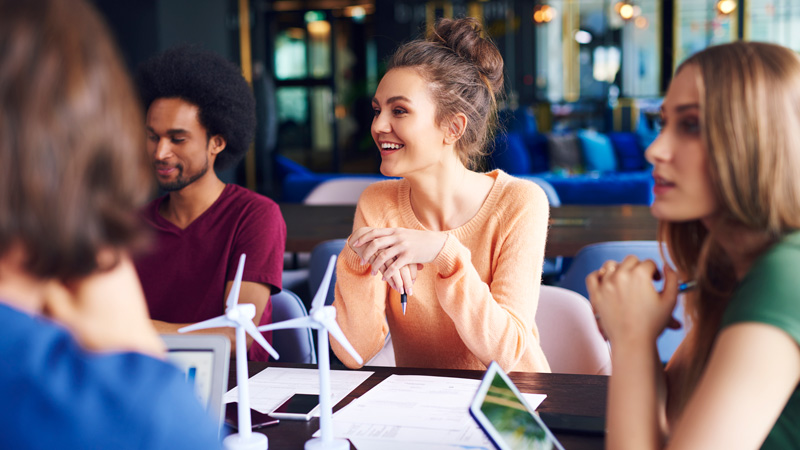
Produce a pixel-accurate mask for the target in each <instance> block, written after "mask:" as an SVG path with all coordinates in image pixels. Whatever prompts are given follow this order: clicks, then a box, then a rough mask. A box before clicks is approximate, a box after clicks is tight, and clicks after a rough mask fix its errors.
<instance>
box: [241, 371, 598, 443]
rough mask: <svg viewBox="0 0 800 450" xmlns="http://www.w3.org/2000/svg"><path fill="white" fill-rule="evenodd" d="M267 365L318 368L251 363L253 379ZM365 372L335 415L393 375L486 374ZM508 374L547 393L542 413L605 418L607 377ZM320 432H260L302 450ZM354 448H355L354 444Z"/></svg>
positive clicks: (283, 427) (297, 425)
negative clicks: (306, 442) (367, 376)
mask: <svg viewBox="0 0 800 450" xmlns="http://www.w3.org/2000/svg"><path fill="white" fill-rule="evenodd" d="M268 366H274V367H306V368H316V366H313V365H305V364H285V363H283V364H281V363H269V364H267V363H259V362H253V361H251V362H250V366H249V372H250V376H253V375H255V374H256V373H258V372H260V371H261V370H263V369H265V368H266V367H268ZM230 367H231V369H230V376H229V378H228V385H229V387H231V388H233V387H234V386H235V385H236V368H235V367H236V365H235V364H233V363H231V365H230ZM363 370H369V371H373V372H375V373H374V374H372V375H371V376H370V377H369V378H368V379H367V380H366V381H365V382H364V383H362V384H361V385H360V386H359V387H357V388H356V389H355V390H354V391H353V392H351V393H350V394H349V395H348V396H347V397H345V399H344V400H342V401H341V402H339V404H338V405H336V406H334V408H333V410H334V412H335V411H337V410H338V409H340V408H342V407H344V406H345V405H347V404H348V403H350V402H351V401H353V400H354V399H356V398H358V397H360V396H361V395H363V394H364V393H366V392H367V391H368V390H369V389H371V388H372V387H374V386H376V385H377V384H378V383H380V382H381V381H383V380H384V379H386V378H387V377H388V376H389V375H392V374H400V375H433V376H447V377H460V378H474V379H480V378H481V377H483V371H476V370H441V369H411V368H396V367H367V368H365V369H363ZM509 375H510V377H511V379H512V380H513V381H514V383H515V384H516V385H517V387H519V389H520V391H522V392H531V393H542V394H547V399H545V401H544V402H543V403H542V404H541V406H539V408H538V409H539V410H540V411H550V412H558V413H566V414H579V415H586V416H597V417H602V416H604V415H605V404H606V390H607V383H608V377H605V376H599V375H569V374H550V373H527V372H512V373H510V374H509ZM318 429H319V419H316V418H314V419H311V420H310V421H308V422H302V421H289V420H283V421H281V423H280V424H279V425H277V426H272V427H266V428H262V429H260V430H259V432H261V433H264V434H266V435H267V437H268V438H269V448H275V449H302V448H303V444H305V441H307V440H308V439H309V438H310V437H311V435H312V434H313V433H315V432H316V431H317V430H318ZM556 437H557V438H558V440H559V441H561V443H562V444H563V445H564V448H565V449H566V450H573V449H574V450H583V449H602V448H603V444H604V442H603V441H604V439H603V438H602V437H598V436H588V435H579V434H567V433H556ZM351 448H355V447H353V446H352V445H351Z"/></svg>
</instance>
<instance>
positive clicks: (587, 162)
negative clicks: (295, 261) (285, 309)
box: [276, 110, 655, 205]
mask: <svg viewBox="0 0 800 450" xmlns="http://www.w3.org/2000/svg"><path fill="white" fill-rule="evenodd" d="M501 117H502V121H503V123H504V127H505V129H506V131H505V132H504V133H502V134H500V135H498V136H497V138H495V140H494V149H493V151H492V152H491V153H490V155H489V157H488V158H487V166H488V167H487V168H488V169H494V168H499V169H502V170H504V171H505V172H507V173H510V174H512V175H514V176H518V177H521V178H526V177H537V178H541V179H544V180H545V181H547V182H549V183H550V184H551V185H552V186H553V188H555V191H556V193H557V194H558V197H559V199H560V201H561V204H563V205H615V204H633V205H649V204H650V203H651V202H652V201H653V177H652V174H651V172H650V168H649V165H648V164H647V162H646V161H645V159H644V149H645V148H647V146H648V145H649V144H650V143H651V142H652V140H653V139H654V138H655V132H654V131H653V130H652V128H651V127H648V126H647V125H646V122H645V120H643V119H642V120H640V121H639V123H640V125H639V128H638V129H637V131H636V132H612V133H608V134H603V133H597V132H594V131H591V130H578V131H577V132H571V133H550V134H544V133H540V132H538V130H537V129H536V121H535V120H534V118H533V115H532V114H530V113H528V112H527V111H525V110H517V111H514V112H504V113H503V114H502V115H501ZM276 158H277V159H276V167H277V168H278V176H279V179H280V180H281V186H282V194H281V201H283V202H294V203H300V202H302V201H303V199H305V197H306V196H307V195H308V193H309V192H311V191H312V190H313V189H314V187H316V186H317V185H318V184H319V183H321V182H323V181H325V180H328V179H331V178H337V177H358V176H363V177H375V175H376V174H351V173H315V172H312V171H310V170H309V169H307V168H306V167H304V166H302V165H300V164H297V163H295V162H294V161H292V160H290V159H288V158H285V157H283V156H277V157H276Z"/></svg>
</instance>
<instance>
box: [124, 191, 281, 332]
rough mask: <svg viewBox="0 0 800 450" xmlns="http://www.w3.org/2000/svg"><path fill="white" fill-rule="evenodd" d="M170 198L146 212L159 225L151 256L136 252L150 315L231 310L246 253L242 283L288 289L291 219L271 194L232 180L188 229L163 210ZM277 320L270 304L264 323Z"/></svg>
mask: <svg viewBox="0 0 800 450" xmlns="http://www.w3.org/2000/svg"><path fill="white" fill-rule="evenodd" d="M168 199H169V196H164V197H159V198H157V199H155V200H153V201H152V202H151V203H150V204H149V205H147V206H146V207H145V209H144V210H143V211H142V215H143V217H144V219H145V221H146V222H147V223H148V224H149V225H150V226H151V227H152V228H153V230H154V231H155V240H154V243H153V246H152V248H151V252H150V253H149V254H145V255H141V256H139V257H137V258H135V261H134V262H135V265H136V270H137V272H138V273H139V278H140V279H141V281H142V287H143V288H144V294H145V298H146V299H147V305H148V307H149V308H150V317H152V318H153V319H156V320H161V321H164V322H170V323H194V322H199V321H202V320H206V319H210V318H212V317H216V316H219V315H222V314H223V313H224V312H225V298H224V295H225V284H226V283H227V282H228V281H233V278H234V277H235V275H236V268H237V266H238V265H239V256H240V255H241V254H242V253H245V254H246V255H247V259H246V261H245V266H244V274H243V277H242V281H252V282H256V283H264V284H267V285H269V286H270V288H271V290H272V293H273V294H275V293H278V292H280V289H281V273H282V271H283V253H284V249H285V246H286V223H285V222H284V221H283V216H282V215H281V211H280V209H279V208H278V205H277V204H276V203H275V202H273V201H272V200H270V199H268V198H267V197H264V196H262V195H259V194H256V193H255V192H252V191H250V190H248V189H245V188H243V187H241V186H238V185H235V184H228V185H226V186H225V189H224V190H223V191H222V194H221V195H220V196H219V198H218V199H217V201H215V202H214V203H213V204H212V205H211V206H210V207H209V208H208V209H207V210H206V211H205V212H204V213H203V214H201V215H200V217H198V218H197V219H195V221H194V222H192V223H191V224H189V226H188V227H186V228H185V229H183V230H181V229H180V228H178V227H177V226H175V225H174V224H173V223H172V222H170V221H168V220H167V219H165V218H164V217H162V216H161V214H159V213H158V209H159V207H160V205H161V204H162V203H163V202H165V201H168ZM271 318H272V302H269V303H268V304H267V307H266V308H265V310H264V316H263V317H262V319H261V323H269V322H271V320H270V319H271Z"/></svg>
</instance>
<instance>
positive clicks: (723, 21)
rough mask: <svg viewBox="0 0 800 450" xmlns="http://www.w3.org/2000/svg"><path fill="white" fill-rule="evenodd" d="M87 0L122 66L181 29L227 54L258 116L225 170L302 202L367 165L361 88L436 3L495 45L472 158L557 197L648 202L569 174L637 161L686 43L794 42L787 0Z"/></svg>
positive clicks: (630, 170) (639, 165)
mask: <svg viewBox="0 0 800 450" xmlns="http://www.w3.org/2000/svg"><path fill="white" fill-rule="evenodd" d="M94 3H95V5H96V6H97V8H98V9H99V10H100V11H101V13H102V14H103V15H104V16H105V17H106V19H107V21H108V23H109V25H110V27H111V28H112V31H113V33H114V34H115V35H116V38H117V40H118V43H119V46H120V48H121V50H122V52H123V53H124V57H125V60H126V62H127V64H128V66H129V67H130V68H131V70H135V68H136V66H137V65H138V64H139V63H141V62H142V61H144V60H145V59H147V58H148V57H149V56H151V55H152V54H154V53H156V52H158V51H161V50H164V49H166V48H168V47H170V46H172V45H176V44H181V43H191V44H196V45H199V46H202V47H205V48H207V49H210V50H213V51H216V52H218V53H221V54H222V55H224V56H226V57H228V58H229V59H230V60H232V61H234V62H236V63H238V64H240V66H241V67H242V70H243V73H244V75H245V77H246V78H247V79H248V80H250V81H251V82H252V85H253V90H254V92H255V95H256V99H257V102H258V113H259V125H258V131H257V138H256V142H255V144H254V148H253V151H252V152H251V154H250V155H248V157H247V159H246V160H245V163H243V164H240V165H239V167H237V168H236V169H235V170H233V171H231V172H229V173H226V174H224V177H225V179H226V181H235V182H238V183H239V184H242V185H245V186H248V187H250V188H251V189H254V190H257V191H259V192H261V193H263V194H266V195H269V196H271V197H273V198H275V199H276V200H278V201H283V202H291V201H296V202H299V201H302V200H303V199H304V198H305V196H306V194H307V193H308V192H309V191H310V190H311V189H312V188H313V187H314V186H315V185H316V184H317V183H319V182H320V181H321V180H324V179H327V178H331V177H336V176H337V174H354V173H355V174H373V175H374V174H377V173H378V171H377V169H378V165H379V154H378V152H377V151H376V150H375V146H374V144H373V142H372V138H371V136H370V131H369V130H370V124H371V106H370V99H371V97H372V94H373V92H374V90H375V88H376V86H377V83H378V81H379V80H380V77H381V75H382V74H383V71H384V68H385V60H386V58H387V57H388V56H389V55H390V54H391V53H392V51H393V50H394V49H395V48H396V46H397V45H398V44H400V43H402V42H404V41H407V40H409V39H412V38H414V37H417V36H419V35H420V34H421V33H424V32H425V31H426V29H428V28H429V27H431V26H432V24H433V23H434V21H435V20H436V19H437V18H439V17H459V16H466V15H468V16H473V17H477V18H480V19H481V20H482V21H483V23H484V24H485V25H486V27H487V29H488V31H489V33H490V34H491V36H492V37H493V38H494V40H495V42H496V44H497V46H498V47H499V49H500V51H501V53H502V54H503V57H504V59H505V64H506V74H507V75H506V76H507V78H506V82H507V90H506V99H505V102H504V109H505V112H504V114H503V115H502V117H503V118H504V120H503V125H504V127H505V130H506V132H504V133H502V134H501V135H499V136H498V138H497V139H496V140H495V152H494V156H493V157H492V158H490V159H489V160H488V161H487V162H486V168H487V169H489V168H493V167H500V168H503V169H504V170H506V171H508V172H510V173H515V174H520V175H534V174H535V175H541V176H542V177H544V178H546V179H548V180H549V181H551V183H552V184H553V185H554V186H555V187H556V191H558V194H559V195H560V196H561V199H560V201H561V203H577V204H587V203H601V204H602V203H605V204H618V203H645V204H646V203H648V202H649V200H650V195H651V194H650V192H649V189H650V188H649V185H648V186H646V187H637V188H635V189H639V190H640V191H637V192H638V193H639V194H640V195H638V196H634V197H626V196H625V195H622V194H619V195H618V196H616V197H615V196H614V195H615V194H613V193H612V194H609V193H604V194H602V196H600V198H593V197H592V192H591V191H592V190H591V189H587V188H585V187H584V188H581V189H577V190H575V189H573V190H575V192H572V191H570V189H571V188H575V186H572V185H570V184H569V183H570V182H571V180H580V179H588V180H590V181H591V180H595V181H597V180H611V181H613V180H616V179H617V178H615V177H619V176H623V178H624V176H633V177H634V178H636V175H635V174H638V173H642V172H646V169H647V163H646V161H645V160H644V158H643V151H644V149H645V148H646V146H647V145H648V144H649V142H651V141H652V139H653V138H654V136H655V134H657V132H658V130H657V124H656V121H654V120H653V119H654V118H655V115H656V112H657V110H658V106H659V104H660V99H661V97H662V96H663V94H664V92H665V90H666V87H667V84H668V82H669V79H670V76H671V74H672V72H673V70H674V68H675V67H676V66H677V65H678V64H680V62H681V61H683V60H684V59H685V58H687V57H688V56H689V55H691V54H692V53H694V52H696V51H698V50H700V49H703V48H705V47H707V46H710V45H713V44H717V43H724V42H729V41H733V40H737V39H745V40H759V41H769V42H775V43H778V44H781V45H784V46H787V47H789V48H792V49H794V50H800V2H797V1H792V0H630V1H612V0H547V1H533V0H486V1H477V0H475V1H459V0H454V1H426V0H94ZM287 177H289V178H288V180H289V181H288V182H287ZM292 177H294V179H295V182H294V184H293V183H292V182H291V180H292ZM642 177H643V179H644V178H648V177H646V176H644V175H643V176H642ZM297 180H300V181H297ZM303 180H304V181H303ZM559 183H561V184H559ZM576 183H577V182H576ZM622 183H623V184H622V188H621V189H620V190H621V191H629V190H630V189H631V187H630V186H631V185H629V184H628V185H626V184H624V183H625V182H624V179H623V182H622ZM573 184H574V183H573ZM578 184H580V183H578ZM645 184H646V182H645ZM626 193H627V192H626ZM598 195H599V194H598ZM595 197H597V195H595Z"/></svg>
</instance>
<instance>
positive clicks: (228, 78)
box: [136, 46, 256, 171]
mask: <svg viewBox="0 0 800 450" xmlns="http://www.w3.org/2000/svg"><path fill="white" fill-rule="evenodd" d="M136 84H137V85H138V87H139V94H140V95H141V97H142V103H143V105H144V108H145V111H147V110H148V109H150V105H151V104H152V103H153V102H154V101H155V100H157V99H159V98H179V99H181V100H185V101H187V102H189V103H192V104H194V105H196V106H197V108H198V109H199V117H198V120H199V121H200V124H201V125H203V127H205V129H206V131H207V132H208V137H209V138H210V137H211V136H216V135H220V136H222V137H223V138H225V141H226V143H227V145H226V147H225V150H224V151H222V152H221V153H220V154H219V155H217V159H216V161H215V162H214V169H215V170H217V171H219V170H223V169H226V168H228V167H231V166H233V165H234V164H236V163H237V162H239V160H240V159H241V158H242V157H243V156H244V154H245V153H246V152H247V149H248V147H249V146H250V143H251V142H252V141H253V135H254V134H255V127H256V109H255V108H256V102H255V98H254V97H253V92H252V91H251V90H250V86H248V84H247V81H245V79H244V77H242V74H241V71H240V70H239V68H238V67H237V66H236V65H235V64H233V63H231V62H230V61H228V60H226V59H225V58H223V57H221V56H220V55H218V54H216V53H212V52H209V51H206V50H201V49H199V48H195V47H190V46H179V47H174V48H171V49H169V50H166V51H165V52H163V53H161V54H159V55H156V56H154V57H153V58H151V59H149V60H147V61H146V62H144V63H143V64H142V65H141V66H139V69H138V71H137V74H136Z"/></svg>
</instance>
